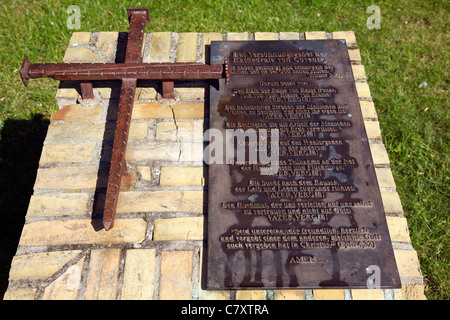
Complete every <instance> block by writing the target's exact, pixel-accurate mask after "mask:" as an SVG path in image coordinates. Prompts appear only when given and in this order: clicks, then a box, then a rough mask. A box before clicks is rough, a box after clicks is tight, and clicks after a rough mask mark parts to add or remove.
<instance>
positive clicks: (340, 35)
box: [333, 31, 356, 45]
mask: <svg viewBox="0 0 450 320" xmlns="http://www.w3.org/2000/svg"><path fill="white" fill-rule="evenodd" d="M333 39H345V42H346V43H347V45H349V44H355V43H356V37H355V32H353V31H335V32H333Z"/></svg>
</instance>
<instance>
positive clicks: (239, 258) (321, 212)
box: [205, 40, 400, 290]
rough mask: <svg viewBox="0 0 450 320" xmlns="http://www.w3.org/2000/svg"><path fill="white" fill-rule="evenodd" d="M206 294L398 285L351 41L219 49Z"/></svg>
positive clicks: (222, 45)
mask: <svg viewBox="0 0 450 320" xmlns="http://www.w3.org/2000/svg"><path fill="white" fill-rule="evenodd" d="M210 59H211V64H224V63H225V66H226V68H228V69H229V71H231V75H230V76H229V79H220V80H218V82H217V81H216V82H215V83H214V82H212V84H211V87H210V111H209V122H210V123H209V126H210V127H209V128H210V129H209V130H208V131H207V135H208V136H207V137H208V139H209V144H208V145H207V147H206V148H205V161H206V162H207V163H208V164H209V171H208V216H207V219H208V244H207V246H208V248H207V268H206V288H207V289H211V290H219V289H258V288H259V289H275V288H393V287H399V286H400V278H399V274H398V270H397V266H396V263H395V259H394V254H393V249H392V244H391V241H390V237H389V232H388V228H387V223H386V218H385V213H384V209H383V204H382V201H381V195H380V191H379V187H378V183H377V179H376V176H375V169H374V164H373V160H372V156H371V153H370V149H369V142H368V139H367V134H366V131H365V128H364V123H363V117H362V113H361V110H360V105H359V100H358V96H357V93H356V88H355V84H354V79H353V74H352V69H351V65H350V59H349V56H348V51H347V47H346V44H345V41H344V40H295V41H219V42H212V44H211V54H210Z"/></svg>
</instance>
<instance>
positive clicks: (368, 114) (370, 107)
mask: <svg viewBox="0 0 450 320" xmlns="http://www.w3.org/2000/svg"><path fill="white" fill-rule="evenodd" d="M359 104H360V106H361V112H362V115H363V118H377V111H376V110H375V105H374V103H373V102H372V101H360V102H359Z"/></svg>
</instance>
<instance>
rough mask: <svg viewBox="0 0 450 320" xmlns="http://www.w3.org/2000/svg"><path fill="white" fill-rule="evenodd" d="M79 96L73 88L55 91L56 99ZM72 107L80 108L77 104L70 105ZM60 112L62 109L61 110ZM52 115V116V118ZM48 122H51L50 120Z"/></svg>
mask: <svg viewBox="0 0 450 320" xmlns="http://www.w3.org/2000/svg"><path fill="white" fill-rule="evenodd" d="M79 96H80V94H79V93H78V91H77V89H75V88H58V90H56V98H74V99H76V98H78V97H79ZM72 106H81V104H80V105H77V104H72ZM65 108H67V107H64V108H63V109H65ZM61 110H62V109H61ZM57 112H58V111H56V112H54V113H53V114H55V113H57ZM53 114H52V116H53ZM50 120H52V118H50Z"/></svg>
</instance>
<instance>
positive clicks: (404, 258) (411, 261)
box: [394, 249, 422, 278]
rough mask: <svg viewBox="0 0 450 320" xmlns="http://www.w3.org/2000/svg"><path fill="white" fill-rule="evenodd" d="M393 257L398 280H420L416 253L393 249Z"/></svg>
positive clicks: (420, 274) (420, 275)
mask: <svg viewBox="0 0 450 320" xmlns="http://www.w3.org/2000/svg"><path fill="white" fill-rule="evenodd" d="M394 256H395V261H396V262H397V268H398V273H399V274H400V278H402V277H410V278H422V273H421V271H420V265H419V259H418V258H417V253H416V251H414V250H400V249H394Z"/></svg>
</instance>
